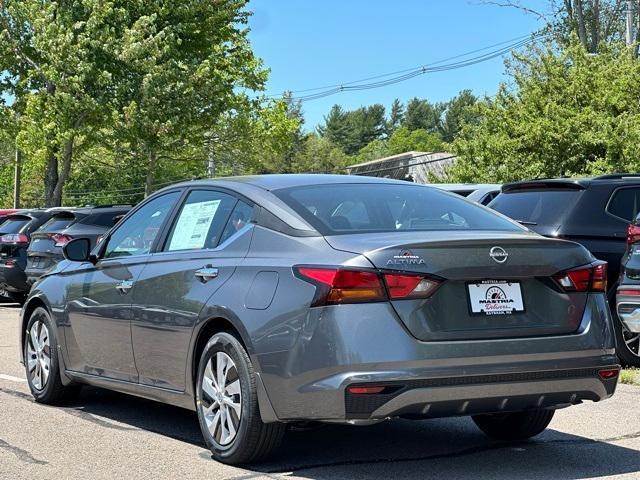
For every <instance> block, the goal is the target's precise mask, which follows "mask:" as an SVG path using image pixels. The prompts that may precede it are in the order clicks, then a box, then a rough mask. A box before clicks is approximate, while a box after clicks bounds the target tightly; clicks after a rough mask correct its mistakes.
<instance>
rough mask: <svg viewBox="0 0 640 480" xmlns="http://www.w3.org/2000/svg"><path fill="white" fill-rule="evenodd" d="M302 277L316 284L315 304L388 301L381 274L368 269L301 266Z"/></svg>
mask: <svg viewBox="0 0 640 480" xmlns="http://www.w3.org/2000/svg"><path fill="white" fill-rule="evenodd" d="M295 271H296V272H297V274H298V277H300V278H302V279H303V280H306V281H309V282H311V283H313V284H315V285H316V287H317V292H316V298H315V299H314V302H313V306H317V305H335V304H340V303H362V302H380V301H384V300H386V298H387V296H386V294H385V291H384V287H383V285H382V282H381V281H380V277H378V275H377V274H376V273H374V272H368V271H364V270H343V269H339V268H315V267H298V268H296V270H295Z"/></svg>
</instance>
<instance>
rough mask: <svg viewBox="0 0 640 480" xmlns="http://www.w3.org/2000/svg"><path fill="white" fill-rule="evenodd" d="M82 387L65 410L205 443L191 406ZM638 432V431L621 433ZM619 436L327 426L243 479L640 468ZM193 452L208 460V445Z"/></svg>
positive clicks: (464, 425) (451, 425) (466, 424)
mask: <svg viewBox="0 0 640 480" xmlns="http://www.w3.org/2000/svg"><path fill="white" fill-rule="evenodd" d="M82 392H83V393H82V394H81V395H80V397H79V398H78V400H77V401H76V402H74V404H73V405H70V406H69V407H67V408H66V410H67V411H68V413H70V414H73V415H78V416H81V417H83V418H85V419H86V420H88V421H93V422H96V423H101V424H104V426H105V427H107V428H118V429H128V428H140V429H144V430H146V431H151V432H154V433H157V434H160V435H164V436H167V437H170V438H174V439H176V440H179V441H183V442H187V443H190V444H193V445H195V446H198V447H201V448H203V449H204V448H205V447H204V442H203V440H202V437H201V434H200V430H199V427H198V421H197V417H196V414H195V413H193V412H190V411H187V410H183V409H180V408H175V407H171V406H168V405H163V404H160V403H157V402H153V401H149V400H144V399H139V398H136V397H131V396H128V395H123V394H119V393H115V392H110V391H106V390H101V389H97V388H89V387H85V388H84V389H83V391H82ZM105 419H111V420H114V421H116V422H118V423H117V424H114V423H111V422H109V421H106V420H105ZM122 424H125V425H129V427H126V426H122ZM551 427H553V423H552V424H551ZM634 437H640V432H635V433H631V434H630V435H627V436H626V437H624V438H634ZM615 440H620V439H615V438H611V439H600V440H593V439H590V438H586V437H581V436H576V435H569V434H566V433H562V432H558V431H555V430H553V429H552V428H551V429H549V430H547V431H546V432H545V433H543V434H542V435H540V436H539V437H537V438H536V439H535V440H534V441H530V442H523V443H520V444H515V445H514V444H502V443H496V442H491V441H489V440H487V438H486V437H485V436H484V435H483V434H481V433H480V431H479V430H477V429H476V427H475V426H474V424H473V422H472V421H471V420H470V419H468V418H452V419H436V420H426V421H409V420H397V421H392V422H384V423H380V424H377V425H373V426H370V427H349V426H338V425H325V426H317V427H315V428H314V427H311V428H309V429H295V430H292V431H289V432H287V435H286V436H285V440H284V442H283V444H282V446H281V447H280V449H279V450H278V451H276V452H275V454H274V455H273V456H272V458H271V459H270V461H269V462H267V463H262V464H258V465H252V466H251V467H250V470H251V471H253V472H254V474H249V475H243V476H240V477H238V480H239V479H240V478H242V479H250V478H252V477H253V476H256V477H257V476H260V475H262V474H265V473H267V474H268V473H282V472H294V474H295V475H296V476H301V477H305V478H310V479H329V478H331V479H336V478H337V479H339V478H345V479H353V478H358V477H362V478H384V479H385V480H388V479H392V478H412V477H415V478H435V477H440V478H451V479H453V478H474V479H483V478H487V479H489V478H491V479H505V480H507V479H509V480H511V479H513V478H527V479H534V478H535V479H559V478H563V479H564V478H566V479H581V478H595V477H602V476H612V475H620V474H625V473H627V474H628V473H633V472H640V454H639V453H638V451H637V450H634V449H629V448H625V447H621V446H617V445H614V444H611V443H608V442H613V441H615ZM196 454H200V456H202V457H205V458H210V455H209V454H208V450H206V451H200V452H197V453H196V452H194V455H196ZM638 476H639V477H640V473H639V474H638Z"/></svg>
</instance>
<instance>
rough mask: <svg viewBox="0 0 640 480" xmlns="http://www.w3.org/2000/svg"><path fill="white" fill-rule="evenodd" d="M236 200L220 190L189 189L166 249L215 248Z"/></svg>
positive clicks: (169, 250)
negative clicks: (191, 190) (189, 191)
mask: <svg viewBox="0 0 640 480" xmlns="http://www.w3.org/2000/svg"><path fill="white" fill-rule="evenodd" d="M235 204H236V198H235V197H233V196H232V195H229V194H226V193H223V192H218V191H215V190H194V191H193V192H191V193H190V194H189V196H188V197H187V200H186V201H185V202H184V205H182V208H181V209H180V213H179V214H178V216H177V218H176V220H175V222H174V224H173V227H172V229H171V233H170V234H169V237H168V238H167V242H166V244H165V251H168V252H175V251H178V250H199V249H204V248H215V247H216V246H217V245H218V241H219V240H220V235H221V232H222V229H223V228H224V226H225V223H226V222H227V219H228V218H229V214H230V213H231V211H232V210H233V207H234V205H235Z"/></svg>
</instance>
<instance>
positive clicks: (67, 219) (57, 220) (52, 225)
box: [38, 215, 76, 232]
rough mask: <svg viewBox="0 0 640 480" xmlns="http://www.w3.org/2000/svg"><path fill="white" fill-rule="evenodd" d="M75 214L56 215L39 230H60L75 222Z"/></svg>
mask: <svg viewBox="0 0 640 480" xmlns="http://www.w3.org/2000/svg"><path fill="white" fill-rule="evenodd" d="M75 220H76V217H74V216H73V215H55V216H53V217H51V218H50V219H49V220H47V221H46V222H45V223H44V224H43V225H42V226H41V227H40V228H39V229H38V231H39V232H60V231H62V230H64V229H65V228H67V227H68V226H70V225H71V224H72V223H73V222H75Z"/></svg>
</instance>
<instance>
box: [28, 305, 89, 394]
mask: <svg viewBox="0 0 640 480" xmlns="http://www.w3.org/2000/svg"><path fill="white" fill-rule="evenodd" d="M24 366H25V373H26V375H27V383H28V384H29V389H30V390H31V394H32V395H33V398H34V399H35V401H36V402H38V403H45V404H47V405H57V404H60V403H63V402H65V401H66V400H68V399H69V398H71V397H72V396H74V395H75V394H76V393H77V391H78V388H79V387H78V386H77V385H75V384H69V385H66V386H65V385H63V384H62V380H61V377H60V364H59V362H58V340H57V338H56V330H55V328H54V324H53V322H52V320H51V316H50V315H49V312H47V310H45V309H44V308H42V307H38V308H36V309H35V310H34V311H33V313H32V314H31V317H29V321H28V322H27V328H26V333H25V340H24Z"/></svg>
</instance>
